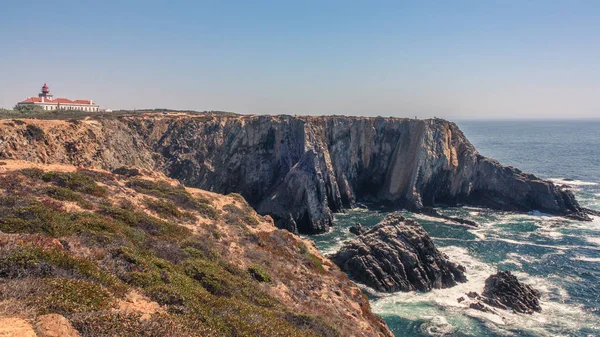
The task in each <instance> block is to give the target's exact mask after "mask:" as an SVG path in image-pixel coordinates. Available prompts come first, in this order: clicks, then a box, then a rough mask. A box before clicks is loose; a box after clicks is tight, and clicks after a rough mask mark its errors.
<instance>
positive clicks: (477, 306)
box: [469, 301, 494, 313]
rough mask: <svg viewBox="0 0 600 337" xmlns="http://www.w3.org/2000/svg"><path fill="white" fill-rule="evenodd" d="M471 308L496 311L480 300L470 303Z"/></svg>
mask: <svg viewBox="0 0 600 337" xmlns="http://www.w3.org/2000/svg"><path fill="white" fill-rule="evenodd" d="M469 308H471V309H475V310H479V311H483V312H490V313H493V312H494V310H492V309H490V308H488V307H486V306H485V305H484V304H483V303H481V302H479V301H477V302H472V303H470V304H469Z"/></svg>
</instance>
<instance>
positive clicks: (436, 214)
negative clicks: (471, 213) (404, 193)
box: [414, 207, 479, 227]
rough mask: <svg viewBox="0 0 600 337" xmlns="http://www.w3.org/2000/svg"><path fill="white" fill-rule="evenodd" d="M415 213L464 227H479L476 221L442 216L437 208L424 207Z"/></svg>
mask: <svg viewBox="0 0 600 337" xmlns="http://www.w3.org/2000/svg"><path fill="white" fill-rule="evenodd" d="M414 211H415V212H416V213H421V214H424V215H427V216H430V217H434V218H440V219H444V220H449V221H452V222H456V223H459V224H462V225H467V226H471V227H479V224H477V222H475V221H472V220H468V219H463V218H458V217H453V216H447V215H443V214H440V213H439V212H438V211H436V210H435V208H433V207H422V208H421V209H416V210H414Z"/></svg>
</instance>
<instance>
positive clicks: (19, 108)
mask: <svg viewBox="0 0 600 337" xmlns="http://www.w3.org/2000/svg"><path fill="white" fill-rule="evenodd" d="M13 111H14V112H17V113H20V114H40V113H44V112H45V111H44V109H42V107H41V106H39V105H35V104H27V105H15V107H14V108H13Z"/></svg>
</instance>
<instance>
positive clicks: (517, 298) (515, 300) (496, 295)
mask: <svg viewBox="0 0 600 337" xmlns="http://www.w3.org/2000/svg"><path fill="white" fill-rule="evenodd" d="M483 296H484V300H483V301H484V302H485V303H487V304H489V305H491V306H494V307H498V308H502V309H506V308H507V307H509V308H511V309H512V310H514V311H516V312H520V313H526V314H532V313H533V312H540V311H542V307H541V306H540V301H539V299H540V292H539V291H537V290H536V289H533V288H532V287H531V286H530V285H527V284H523V283H521V282H519V280H517V277H516V276H514V275H513V274H511V273H510V272H509V271H500V272H498V273H496V274H495V275H492V276H490V277H488V279H487V280H485V288H484V289H483Z"/></svg>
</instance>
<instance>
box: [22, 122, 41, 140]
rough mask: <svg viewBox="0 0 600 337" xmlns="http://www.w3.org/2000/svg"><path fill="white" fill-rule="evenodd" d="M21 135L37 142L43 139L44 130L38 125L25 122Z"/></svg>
mask: <svg viewBox="0 0 600 337" xmlns="http://www.w3.org/2000/svg"><path fill="white" fill-rule="evenodd" d="M23 135H24V136H25V137H27V139H29V140H30V141H32V140H33V141H36V142H39V141H41V140H44V130H42V129H41V128H40V127H39V126H37V125H33V124H27V126H26V127H25V131H24V132H23Z"/></svg>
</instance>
